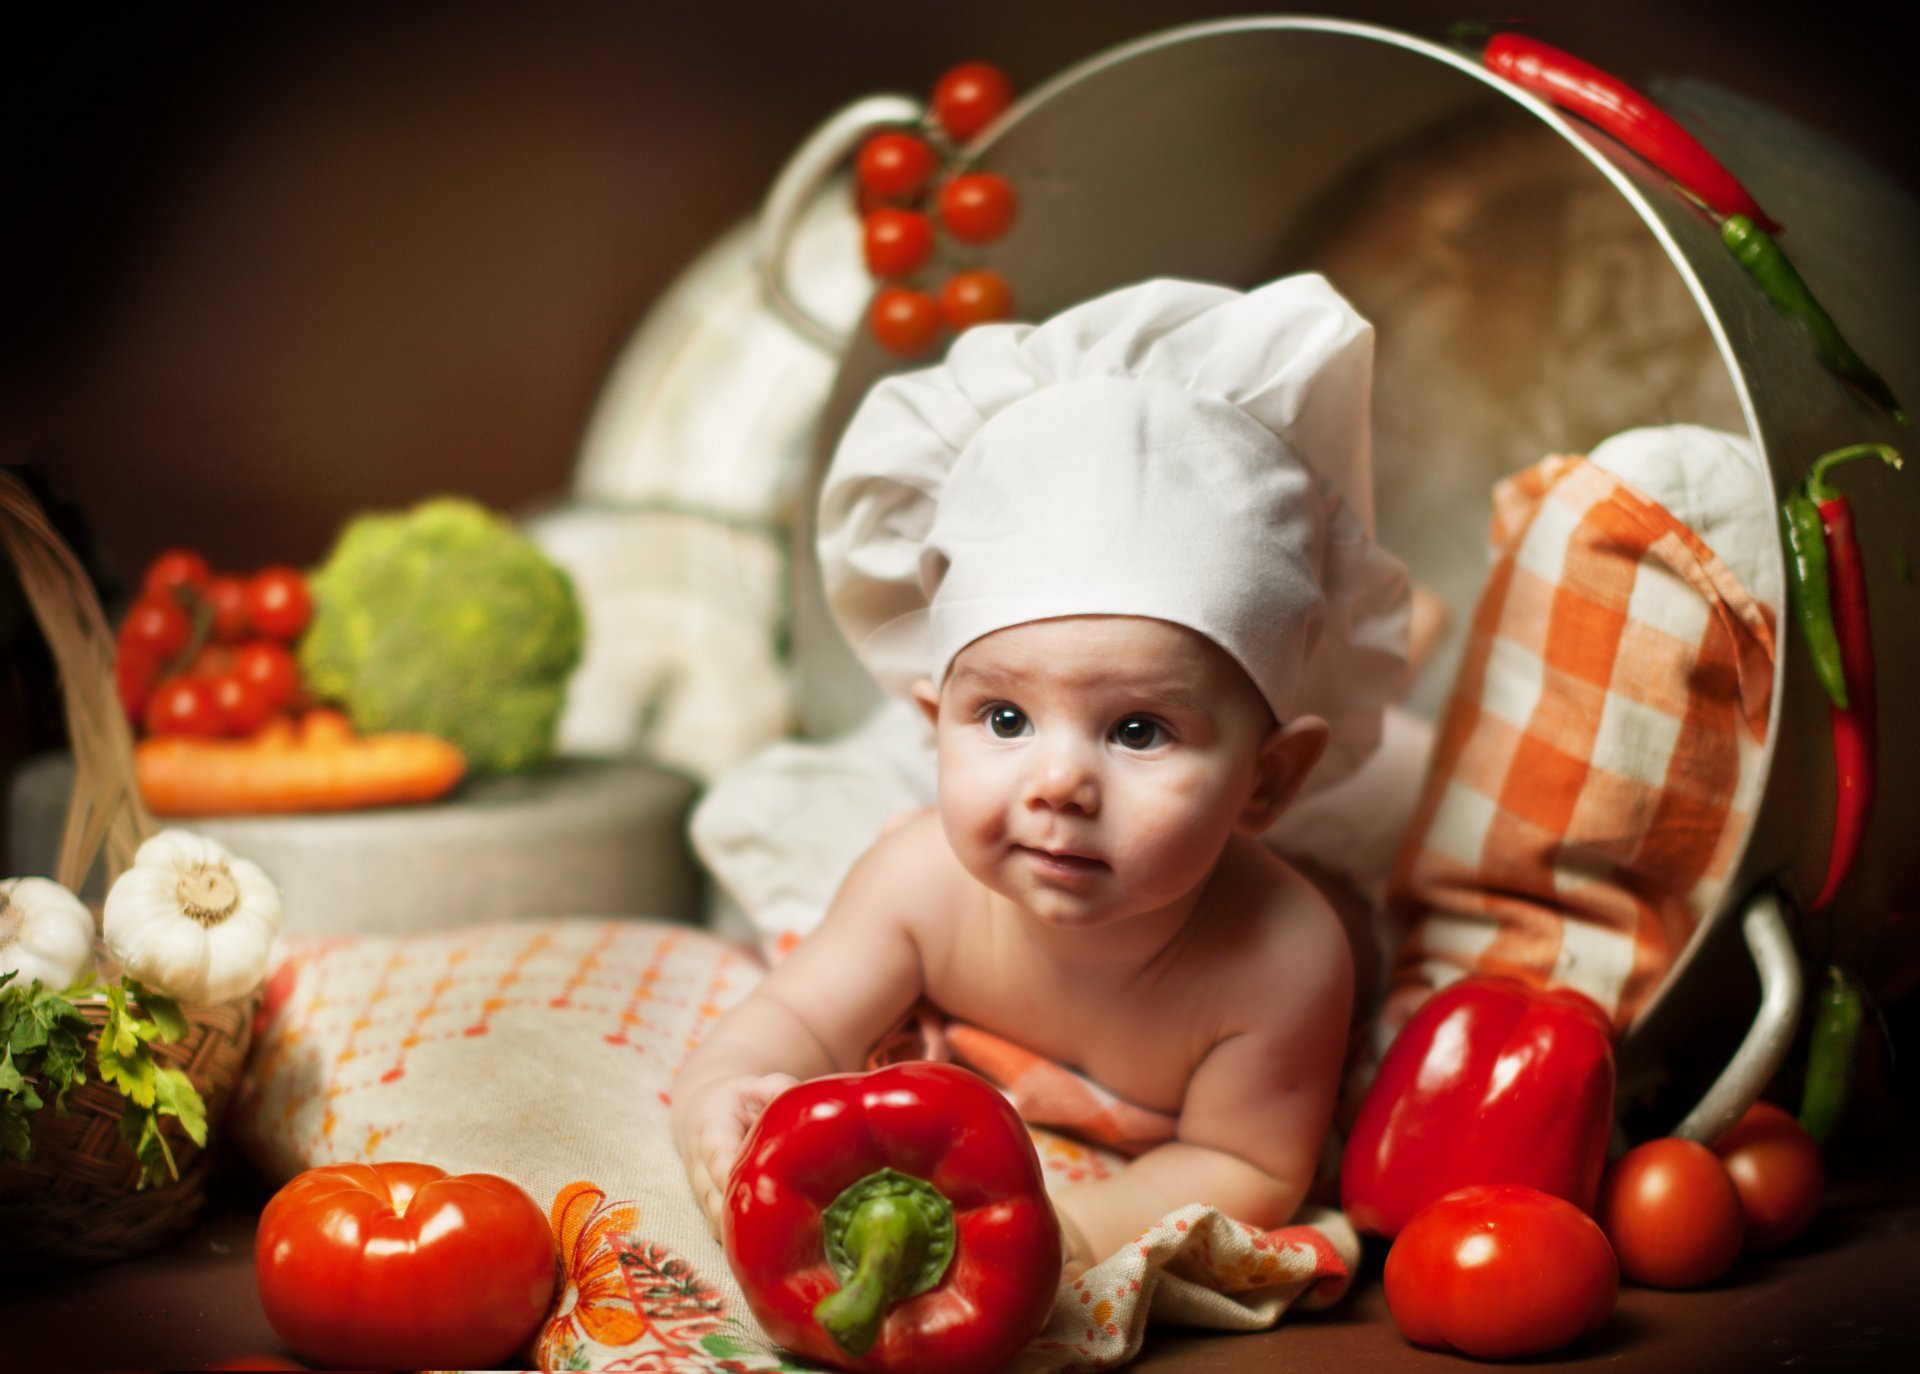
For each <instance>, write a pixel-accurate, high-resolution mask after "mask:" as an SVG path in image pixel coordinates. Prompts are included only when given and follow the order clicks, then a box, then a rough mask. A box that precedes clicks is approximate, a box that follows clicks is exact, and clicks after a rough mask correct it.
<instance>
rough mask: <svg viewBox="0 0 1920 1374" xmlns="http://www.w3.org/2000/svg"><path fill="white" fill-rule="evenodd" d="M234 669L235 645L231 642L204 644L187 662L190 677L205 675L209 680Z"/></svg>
mask: <svg viewBox="0 0 1920 1374" xmlns="http://www.w3.org/2000/svg"><path fill="white" fill-rule="evenodd" d="M232 671H233V646H232V645H231V644H202V645H201V646H200V649H199V652H197V653H195V654H194V656H193V659H192V661H191V662H189V663H188V664H187V676H188V677H204V678H207V679H209V680H211V679H213V678H216V677H220V676H221V675H222V674H225V673H230V672H232Z"/></svg>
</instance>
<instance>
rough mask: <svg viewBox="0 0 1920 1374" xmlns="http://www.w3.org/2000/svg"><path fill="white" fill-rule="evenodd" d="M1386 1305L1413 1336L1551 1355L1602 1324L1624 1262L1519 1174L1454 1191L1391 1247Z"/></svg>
mask: <svg viewBox="0 0 1920 1374" xmlns="http://www.w3.org/2000/svg"><path fill="white" fill-rule="evenodd" d="M1384 1281H1385V1288H1386V1297H1387V1310H1388V1311H1390V1312H1391V1313H1392V1314H1393V1320H1394V1323H1395V1324H1396V1325H1398V1326H1399V1328H1400V1331H1401V1334H1402V1335H1404V1336H1405V1337H1406V1338H1407V1339H1408V1340H1410V1341H1412V1342H1413V1343H1414V1344H1416V1345H1426V1346H1439V1347H1447V1348H1451V1349H1454V1350H1458V1351H1461V1352H1462V1353H1464V1354H1467V1355H1472V1356H1474V1357H1475V1358H1477V1359H1482V1360H1503V1359H1510V1358H1513V1357H1514V1356H1520V1355H1544V1354H1546V1353H1547V1352H1548V1351H1550V1350H1558V1349H1559V1348H1560V1347H1561V1346H1563V1345H1566V1344H1568V1343H1569V1342H1571V1341H1576V1340H1579V1339H1580V1338H1581V1337H1582V1336H1588V1335H1591V1334H1592V1333H1594V1332H1595V1331H1598V1330H1599V1329H1600V1328H1601V1327H1602V1326H1605V1325H1606V1323H1607V1318H1608V1317H1609V1316H1610V1315H1612V1313H1613V1305H1614V1301H1615V1299H1616V1298H1617V1297H1618V1296H1619V1292H1620V1271H1619V1269H1618V1267H1617V1266H1616V1265H1615V1264H1614V1260H1613V1251H1612V1250H1610V1249H1609V1248H1608V1247H1607V1238H1606V1237H1605V1236H1603V1235H1601V1234H1600V1228H1599V1227H1598V1226H1596V1225H1594V1224H1593V1219H1592V1218H1591V1217H1589V1216H1588V1215H1587V1214H1586V1213H1585V1212H1582V1211H1581V1210H1580V1209H1579V1208H1578V1207H1575V1206H1574V1205H1573V1204H1572V1203H1571V1202H1568V1201H1566V1200H1565V1199H1564V1198H1557V1197H1554V1196H1553V1195H1552V1194H1551V1193H1543V1192H1541V1191H1540V1190H1539V1189H1538V1188H1529V1187H1527V1186H1525V1185H1524V1184H1519V1183H1484V1184H1478V1185H1476V1186H1474V1187H1471V1188H1462V1189H1459V1190H1458V1191H1456V1192H1452V1193H1448V1194H1447V1195H1446V1196H1445V1197H1443V1198H1440V1199H1439V1200H1438V1201H1435V1202H1430V1203H1428V1204H1427V1205H1426V1206H1425V1207H1423V1208H1421V1209H1420V1210H1419V1211H1418V1212H1415V1213H1414V1214H1413V1216H1412V1218H1410V1219H1409V1220H1408V1222H1407V1224H1406V1225H1405V1226H1404V1227H1403V1228H1401V1231H1400V1234H1399V1235H1398V1236H1397V1237H1396V1238H1395V1240H1394V1242H1393V1249H1391V1250H1389V1251H1388V1252H1387V1267H1386V1273H1385V1275H1384Z"/></svg>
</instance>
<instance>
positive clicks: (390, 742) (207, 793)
mask: <svg viewBox="0 0 1920 1374" xmlns="http://www.w3.org/2000/svg"><path fill="white" fill-rule="evenodd" d="M134 768H135V771H136V772H137V773H138V775H139V778H140V792H141V795H142V796H143V797H145V798H146V803H147V805H148V807H150V808H151V809H152V810H153V811H154V812H156V813H157V814H159V815H163V816H234V815H255V814H262V813H267V812H288V811H346V810H352V809H355V808H359V807H370V806H400V805H404V804H406V803H409V802H424V801H432V800H434V799H435V798H437V797H441V796H444V795H446V793H447V792H449V791H450V790H452V788H453V786H454V784H455V783H457V782H459V781H460V778H461V775H462V774H464V773H465V772H466V760H465V759H464V758H462V757H461V755H460V751H459V750H458V749H455V748H454V747H453V746H452V745H451V744H448V743H447V742H446V741H445V740H443V739H440V738H438V737H436V736H434V735H421V734H404V733H399V732H391V733H380V734H372V735H356V734H355V733H354V732H353V727H352V726H351V725H350V724H348V722H347V718H346V717H345V716H343V715H341V714H340V713H339V712H338V711H329V710H316V711H309V712H307V714H306V715H305V716H304V717H302V718H301V719H300V720H299V721H298V722H295V721H293V720H291V719H289V718H287V717H278V718H276V719H274V720H272V721H269V722H268V723H267V725H266V726H265V727H264V728H263V729H262V730H261V731H260V732H259V733H258V734H256V735H253V736H251V737H249V738H247V739H198V738H194V737H192V736H188V735H156V736H154V737H153V738H151V739H145V740H142V741H141V742H140V743H139V744H138V745H136V746H135V747H134Z"/></svg>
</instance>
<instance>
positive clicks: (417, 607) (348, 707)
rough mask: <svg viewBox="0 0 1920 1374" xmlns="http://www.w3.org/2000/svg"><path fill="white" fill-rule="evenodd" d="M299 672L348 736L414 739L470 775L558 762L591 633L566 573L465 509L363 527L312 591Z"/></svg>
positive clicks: (430, 505) (415, 513)
mask: <svg viewBox="0 0 1920 1374" xmlns="http://www.w3.org/2000/svg"><path fill="white" fill-rule="evenodd" d="M310 587H311V590H312V592H313V602H314V609H313V620H312V622H311V624H309V626H308V627H307V632H306V635H305V637H304V638H303V639H302V640H301V643H300V667H301V670H302V672H303V673H304V675H305V680H306V683H307V685H308V686H309V687H310V688H311V689H312V690H313V692H314V693H315V694H316V695H318V696H321V697H324V698H326V699H328V700H331V701H336V702H339V703H340V705H341V706H342V707H343V708H344V709H345V711H346V713H347V715H348V717H349V719H351V720H352V721H353V724H354V728H356V729H358V730H360V731H362V732H367V731H374V730H420V731H425V732H426V733H428V734H434V735H438V736H440V737H441V738H442V739H445V740H447V741H449V742H450V743H452V744H453V745H454V746H456V747H457V748H458V749H459V750H460V751H461V752H462V753H463V754H465V755H466V756H467V766H468V768H469V769H471V770H472V771H474V772H476V773H517V772H523V771H525V770H527V769H531V768H537V767H539V766H540V765H541V764H543V763H545V762H546V761H547V760H548V759H549V758H551V757H552V755H553V742H554V734H555V730H556V728H557V727H558V725H559V721H560V710H561V707H562V706H563V705H564V704H565V700H566V686H567V678H568V676H569V674H571V673H572V672H573V669H574V667H575V665H577V664H578V663H579V662H580V650H581V643H582V640H583V639H584V637H585V622H584V620H583V618H582V616H581V613H580V603H579V601H578V599H577V598H576V597H575V596H574V591H573V583H572V582H571V581H569V580H568V578H567V575H566V573H564V572H563V571H561V570H560V569H559V568H558V567H556V566H555V565H554V564H553V562H552V561H551V560H550V559H548V558H547V556H546V555H545V554H544V553H542V552H541V551H540V549H539V548H538V547H537V546H536V545H535V544H534V543H533V542H532V541H531V540H530V539H528V538H527V537H526V536H525V535H523V534H521V533H520V532H519V531H518V530H516V529H515V528H514V527H513V526H512V525H511V524H510V523H509V522H507V521H506V520H503V519H501V518H500V517H498V516H496V515H494V514H492V513H491V512H490V511H488V510H486V509H485V508H484V507H481V506H478V505H476V504H474V503H473V502H471V501H466V500H460V499H457V498H452V497H443V498H440V499H436V500H432V501H426V502H423V503H422V504H421V505H419V506H416V507H415V508H414V509H412V510H410V511H395V512H377V513H372V514H368V515H362V516H359V517H356V518H355V519H354V520H352V521H351V522H349V523H348V525H347V527H346V528H345V530H343V531H342V532H341V535H340V539H339V542H338V543H336V544H335V545H334V549H333V552H332V553H331V554H329V555H328V556H327V560H326V562H325V563H324V564H323V565H322V566H321V568H320V569H319V571H317V572H316V573H314V574H313V576H312V578H311V579H310Z"/></svg>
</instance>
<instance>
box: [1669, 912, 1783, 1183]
mask: <svg viewBox="0 0 1920 1374" xmlns="http://www.w3.org/2000/svg"><path fill="white" fill-rule="evenodd" d="M1740 931H1741V934H1743V935H1745V936H1746V939H1747V952H1748V953H1749V954H1751V955H1752V956H1753V966H1754V969H1755V971H1756V972H1758V973H1759V975H1760V1009H1759V1011H1758V1012H1756V1013H1755V1014H1754V1018H1753V1025H1752V1026H1751V1027H1750V1028H1749V1029H1748V1031H1747V1036H1746V1039H1744V1040H1742V1041H1741V1042H1740V1048H1739V1049H1737V1050H1735V1051H1734V1052H1733V1058H1732V1059H1730V1060H1728V1061H1727V1067H1726V1068H1725V1069H1724V1070H1722V1072H1721V1074H1720V1077H1719V1078H1718V1079H1716V1080H1715V1081H1714V1084H1713V1086H1712V1087H1711V1088H1708V1089H1707V1093H1706V1096H1704V1097H1702V1098H1701V1099H1700V1104H1699V1105H1698V1106H1696V1107H1695V1108H1694V1109H1693V1110H1692V1111H1691V1112H1688V1113H1687V1115H1686V1119H1685V1120H1683V1121H1682V1122H1681V1123H1680V1124H1679V1125H1678V1126H1677V1127H1675V1128H1674V1132H1673V1133H1674V1134H1675V1135H1678V1136H1685V1137H1686V1138H1687V1139H1688V1140H1697V1141H1699V1142H1700V1143H1701V1144H1703V1145H1711V1144H1713V1143H1714V1142H1715V1141H1716V1140H1718V1139H1719V1138H1720V1137H1721V1136H1723V1135H1725V1134H1726V1133H1727V1131H1729V1130H1730V1129H1732V1127H1733V1123H1734V1122H1736V1121H1738V1120H1739V1119H1740V1118H1741V1116H1742V1115H1743V1114H1744V1113H1745V1112H1746V1110H1747V1108H1749V1107H1751V1106H1752V1105H1753V1104H1754V1103H1755V1102H1758V1101H1759V1100H1760V1094H1761V1092H1762V1091H1763V1090H1764V1089H1765V1088H1766V1086H1767V1084H1768V1082H1769V1081H1771V1079H1772V1078H1773V1075H1774V1074H1775V1072H1777V1071H1778V1070H1779V1068H1780V1061H1781V1060H1783V1059H1785V1058H1786V1057H1787V1048H1788V1047H1789V1046H1790V1045H1791V1044H1792V1043H1793V1035H1794V1030H1795V1028H1797V1027H1798V1026H1799V1024H1800V1005H1801V1001H1802V999H1803V994H1804V991H1805V989H1804V986H1803V983H1802V980H1801V977H1800V958H1799V954H1798V952H1797V951H1796V950H1795V949H1794V946H1793V936H1792V935H1791V934H1790V933H1789V932H1788V930H1787V923H1786V919H1785V917H1784V916H1783V915H1782V913H1781V909H1780V898H1779V896H1778V895H1777V894H1775V893H1772V892H1756V893H1755V894H1754V895H1753V897H1752V898H1751V899H1750V900H1749V901H1748V902H1747V909H1746V912H1745V913H1744V914H1743V915H1742V916H1741V918H1740Z"/></svg>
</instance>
